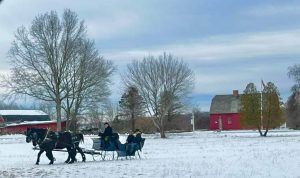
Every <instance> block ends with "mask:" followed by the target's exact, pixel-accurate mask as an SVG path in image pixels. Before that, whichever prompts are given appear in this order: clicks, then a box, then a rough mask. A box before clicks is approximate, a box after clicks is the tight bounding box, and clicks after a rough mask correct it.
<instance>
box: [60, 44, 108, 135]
mask: <svg viewBox="0 0 300 178" xmlns="http://www.w3.org/2000/svg"><path fill="white" fill-rule="evenodd" d="M81 47H82V49H81V56H80V57H79V58H75V59H73V61H72V63H71V65H70V67H69V68H68V72H69V73H70V74H71V75H70V78H65V79H64V80H63V81H64V86H66V88H67V90H66V91H67V92H68V94H67V96H68V97H67V98H66V100H65V101H64V103H63V108H64V110H65V112H66V117H67V121H71V122H68V124H67V128H69V126H70V124H71V123H73V125H76V124H75V123H76V121H77V116H78V114H79V113H80V110H84V109H85V108H86V106H91V105H93V104H95V103H98V102H104V101H106V100H107V97H108V96H109V95H110V90H109V87H108V85H109V83H110V80H109V78H110V76H111V74H112V73H113V71H114V67H113V64H112V62H110V61H107V60H105V59H103V58H102V57H100V56H99V54H98V50H96V49H95V48H94V43H93V42H91V41H88V40H87V41H83V44H82V45H81ZM76 129H77V128H76V127H73V128H72V130H76Z"/></svg>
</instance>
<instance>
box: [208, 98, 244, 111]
mask: <svg viewBox="0 0 300 178" xmlns="http://www.w3.org/2000/svg"><path fill="white" fill-rule="evenodd" d="M239 109H240V96H239V95H238V96H234V95H216V96H215V97H214V98H213V99H212V102H211V106H210V113H211V114H220V113H238V112H239Z"/></svg>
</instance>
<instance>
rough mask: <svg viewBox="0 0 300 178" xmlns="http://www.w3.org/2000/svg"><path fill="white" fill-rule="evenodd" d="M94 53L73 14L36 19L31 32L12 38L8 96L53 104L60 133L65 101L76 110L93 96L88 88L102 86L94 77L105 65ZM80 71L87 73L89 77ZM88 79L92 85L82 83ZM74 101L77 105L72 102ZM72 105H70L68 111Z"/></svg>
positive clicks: (23, 32)
mask: <svg viewBox="0 0 300 178" xmlns="http://www.w3.org/2000/svg"><path fill="white" fill-rule="evenodd" d="M96 52H97V50H95V49H94V47H93V43H91V42H90V41H89V40H88V39H87V37H86V27H85V26H84V22H83V21H79V20H78V17H77V15H76V13H74V12H72V11H70V10H65V11H64V13H63V16H62V18H61V19H59V17H58V15H57V13H56V12H54V11H51V12H50V13H45V14H43V15H39V16H37V17H36V18H35V19H34V20H33V22H32V25H31V27H30V28H28V29H26V28H25V27H20V28H19V29H18V30H17V33H16V34H15V41H14V42H13V44H12V47H11V49H10V56H11V59H12V60H11V62H12V66H13V67H12V75H11V77H10V78H9V79H8V80H6V84H7V86H8V87H9V88H10V90H11V93H17V94H25V95H29V96H32V97H34V98H37V99H40V100H44V101H50V102H51V101H52V102H55V105H56V113H57V129H58V130H61V117H62V111H61V108H62V106H63V104H64V103H65V101H66V100H69V102H74V103H76V104H77V106H76V107H74V108H75V109H78V108H79V106H80V105H81V103H82V99H80V97H81V96H85V94H87V93H91V95H89V96H90V98H92V95H95V93H96V92H89V91H90V90H95V88H97V87H91V86H100V85H101V84H103V83H101V82H95V80H97V77H98V75H97V76H96V75H95V73H97V71H96V70H99V69H103V68H99V66H100V65H99V63H106V62H105V61H104V60H102V59H101V58H100V57H99V56H97V53H96ZM83 66H88V67H87V68H85V67H83ZM91 66H95V68H96V69H95V70H90V69H94V68H92V67H91ZM104 68H105V67H104ZM110 69H111V68H109V69H107V70H110ZM82 71H90V72H91V74H86V73H85V72H82ZM101 72H102V71H98V73H101ZM106 72H107V71H105V73H106ZM107 73H110V72H107ZM81 74H82V75H81ZM92 77H93V78H92ZM107 77H108V76H107ZM81 78H83V79H82V80H78V81H77V79H81ZM87 78H90V79H91V78H92V79H93V81H89V82H85V81H87V80H88V79H87ZM103 79H104V80H108V78H106V77H100V79H99V80H103ZM75 80H76V81H75ZM83 83H84V84H83ZM87 83H88V84H87ZM105 83H106V82H104V84H105ZM81 85H82V86H81ZM106 91H107V90H106V89H105V91H104V92H106ZM74 97H76V102H75V100H72V98H73V99H74ZM70 99H71V101H70ZM85 99H86V98H85ZM66 102H68V101H66ZM76 104H74V105H76ZM64 105H65V104H64ZM67 105H68V104H67ZM74 105H72V107H70V105H69V108H73V106H74ZM65 108H67V107H65ZM75 113H76V111H75Z"/></svg>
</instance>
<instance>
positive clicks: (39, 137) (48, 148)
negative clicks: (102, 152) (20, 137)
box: [26, 128, 86, 165]
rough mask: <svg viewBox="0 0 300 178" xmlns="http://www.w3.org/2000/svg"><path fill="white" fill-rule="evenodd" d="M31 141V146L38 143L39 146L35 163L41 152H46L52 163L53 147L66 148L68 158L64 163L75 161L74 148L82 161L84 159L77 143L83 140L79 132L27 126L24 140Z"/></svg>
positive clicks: (38, 159)
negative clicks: (54, 130) (55, 130)
mask: <svg viewBox="0 0 300 178" xmlns="http://www.w3.org/2000/svg"><path fill="white" fill-rule="evenodd" d="M31 141H32V145H33V146H37V145H39V147H40V151H39V153H38V157H37V161H36V164H37V165H38V164H39V162H40V156H41V154H42V153H43V152H46V156H47V157H48V159H49V160H50V163H49V164H53V162H54V157H53V154H52V151H53V150H54V149H64V148H67V151H68V158H67V160H66V161H65V163H69V164H71V163H74V162H75V161H76V158H75V156H76V150H78V152H79V153H80V154H81V156H82V161H83V162H85V160H86V158H85V155H84V153H83V151H82V149H81V148H80V147H79V143H80V142H83V141H84V138H83V135H82V134H80V133H78V134H73V135H72V134H71V133H70V132H53V131H50V130H49V129H44V128H27V131H26V142H27V143H29V142H31ZM70 159H71V161H70Z"/></svg>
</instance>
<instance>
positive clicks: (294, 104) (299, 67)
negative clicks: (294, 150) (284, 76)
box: [286, 64, 300, 128]
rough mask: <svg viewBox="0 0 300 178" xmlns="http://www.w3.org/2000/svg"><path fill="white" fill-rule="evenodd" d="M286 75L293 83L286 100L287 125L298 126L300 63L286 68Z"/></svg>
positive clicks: (299, 116)
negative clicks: (290, 92)
mask: <svg viewBox="0 0 300 178" xmlns="http://www.w3.org/2000/svg"><path fill="white" fill-rule="evenodd" d="M288 76H289V78H291V79H292V80H293V81H294V82H295V84H294V85H293V86H292V88H291V91H292V94H291V96H290V97H289V99H288V101H287V108H286V109H287V110H286V111H287V126H288V127H290V128H299V127H300V64H295V65H293V66H290V67H289V68H288Z"/></svg>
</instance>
